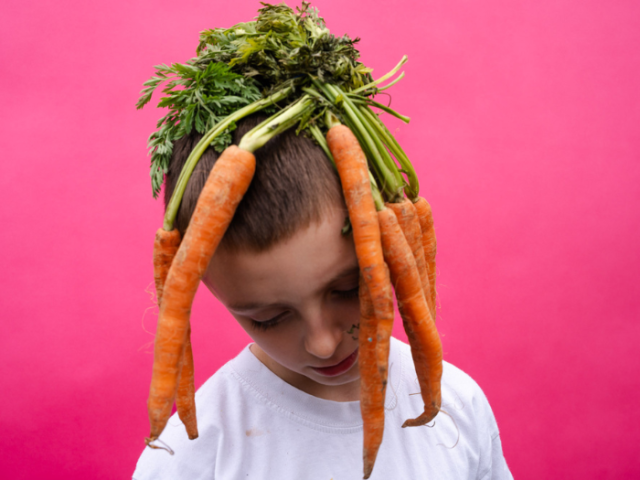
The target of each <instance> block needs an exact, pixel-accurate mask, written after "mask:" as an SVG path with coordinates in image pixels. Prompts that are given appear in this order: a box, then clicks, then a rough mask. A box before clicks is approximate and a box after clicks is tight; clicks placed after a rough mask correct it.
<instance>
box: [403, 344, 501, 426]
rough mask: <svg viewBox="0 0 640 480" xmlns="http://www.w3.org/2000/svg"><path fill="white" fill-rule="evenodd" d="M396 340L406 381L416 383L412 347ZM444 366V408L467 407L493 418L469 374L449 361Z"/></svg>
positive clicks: (484, 397) (485, 400)
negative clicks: (447, 406) (453, 406)
mask: <svg viewBox="0 0 640 480" xmlns="http://www.w3.org/2000/svg"><path fill="white" fill-rule="evenodd" d="M394 340H395V341H394V344H395V347H396V348H398V349H399V351H400V354H401V357H402V364H403V369H402V370H403V377H404V381H405V382H407V381H409V382H414V383H415V382H416V380H415V366H414V363H413V358H412V356H411V347H410V346H409V345H408V344H406V343H404V342H402V341H401V340H397V339H394ZM442 366H443V372H442V383H441V384H442V396H443V398H442V403H443V407H446V405H449V406H452V405H457V406H458V407H460V406H461V405H466V406H468V407H470V408H472V409H473V410H474V411H475V413H477V414H482V415H490V416H493V414H492V412H491V407H490V406H489V401H488V400H487V397H486V396H485V394H484V392H483V391H482V389H481V388H480V385H478V383H477V382H476V381H475V380H474V379H473V378H471V376H470V375H469V374H467V373H465V372H464V371H462V370H461V369H460V368H458V367H456V366H455V365H453V364H451V363H449V362H447V361H443V362H442Z"/></svg>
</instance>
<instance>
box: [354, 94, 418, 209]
mask: <svg viewBox="0 0 640 480" xmlns="http://www.w3.org/2000/svg"><path fill="white" fill-rule="evenodd" d="M360 109H361V112H362V114H363V115H364V116H365V117H367V119H368V120H369V123H370V124H371V125H373V127H374V128H375V130H376V133H377V134H378V135H380V137H382V140H383V142H384V144H385V145H386V146H387V147H388V148H389V150H391V153H393V155H394V156H395V157H396V160H398V162H399V163H400V166H401V167H402V171H403V172H404V173H405V174H406V175H407V178H408V179H409V185H408V186H406V187H405V188H404V191H405V192H406V193H407V196H408V197H409V198H410V199H411V200H412V201H415V200H414V199H417V197H418V192H419V191H420V183H419V182H418V176H417V175H416V171H415V169H414V168H413V165H411V162H410V161H409V157H407V154H406V153H404V150H402V147H401V146H400V144H399V143H398V142H397V141H396V139H395V138H394V137H393V135H391V132H389V130H388V129H387V127H386V125H385V124H384V123H382V120H380V118H379V117H378V116H377V115H376V114H375V113H373V112H372V111H371V110H370V109H369V108H367V107H365V106H361V107H360Z"/></svg>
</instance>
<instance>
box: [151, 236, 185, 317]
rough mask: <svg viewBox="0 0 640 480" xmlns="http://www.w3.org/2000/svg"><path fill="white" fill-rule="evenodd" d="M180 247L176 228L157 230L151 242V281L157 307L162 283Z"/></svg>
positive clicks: (160, 298) (160, 296)
mask: <svg viewBox="0 0 640 480" xmlns="http://www.w3.org/2000/svg"><path fill="white" fill-rule="evenodd" d="M179 246H180V232H179V231H178V229H177V228H175V229H173V230H170V231H167V230H165V229H164V228H159V229H158V231H157V232H156V239H155V241H154V242H153V279H154V281H155V285H156V299H157V302H158V305H160V302H161V301H162V292H163V290H164V282H165V281H166V279H167V274H168V273H169V268H170V267H171V262H173V257H175V256H176V252H177V251H178V247H179Z"/></svg>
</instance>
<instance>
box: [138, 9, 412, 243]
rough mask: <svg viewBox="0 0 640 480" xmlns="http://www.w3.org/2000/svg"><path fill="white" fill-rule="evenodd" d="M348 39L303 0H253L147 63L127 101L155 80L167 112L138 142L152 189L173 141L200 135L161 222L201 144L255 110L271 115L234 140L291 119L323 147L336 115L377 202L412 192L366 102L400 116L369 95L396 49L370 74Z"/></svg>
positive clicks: (405, 163)
mask: <svg viewBox="0 0 640 480" xmlns="http://www.w3.org/2000/svg"><path fill="white" fill-rule="evenodd" d="M357 42H358V39H357V38H356V39H351V38H349V37H348V36H346V35H345V36H342V37H336V36H334V35H332V34H331V33H330V32H329V30H328V29H327V27H326V25H325V22H324V20H323V19H322V18H321V17H320V16H319V15H318V11H317V10H316V9H314V8H312V7H311V6H310V4H309V3H307V2H303V4H302V6H301V7H300V8H297V9H296V11H294V10H293V9H291V8H289V7H288V6H286V5H284V4H280V5H269V4H266V3H263V8H261V9H260V10H259V11H258V16H257V17H256V18H255V20H253V21H250V22H246V23H239V24H237V25H234V26H233V27H231V28H227V29H222V28H216V29H212V30H206V31H204V32H201V33H200V42H199V44H198V47H197V49H196V57H194V58H192V59H190V60H188V61H187V62H186V63H184V64H179V63H174V64H172V65H158V66H156V67H155V70H156V71H155V75H154V76H153V77H151V78H150V79H149V80H148V81H147V82H145V83H144V86H145V88H144V89H143V90H142V92H141V97H140V99H139V100H138V103H137V105H136V106H137V108H142V107H143V106H144V105H145V104H147V103H148V102H149V101H150V100H151V96H152V95H153V92H154V91H155V90H156V89H157V88H159V87H160V85H162V84H164V87H163V88H162V92H163V93H164V94H165V96H164V97H162V98H161V99H160V102H159V103H158V107H160V108H168V112H167V113H166V115H164V116H163V117H162V118H160V120H158V123H157V130H156V131H154V132H153V133H152V134H151V136H150V137H149V142H148V143H149V149H150V154H151V183H152V189H153V195H154V197H157V195H158V193H159V191H160V189H161V187H162V183H163V181H164V175H165V174H166V173H167V169H168V166H169V160H170V158H171V154H172V151H173V144H174V142H175V141H176V140H178V139H179V138H181V137H183V136H185V135H188V134H190V133H191V132H193V131H196V132H198V133H200V134H202V135H203V137H202V140H201V141H200V142H199V143H198V145H196V147H195V148H194V149H193V151H192V152H191V155H190V156H189V159H188V160H187V162H186V163H185V166H184V168H183V171H182V172H181V174H180V178H179V179H178V184H177V186H176V189H175V191H174V194H173V197H172V199H171V201H170V203H169V205H168V207H167V211H166V214H165V222H164V228H165V230H170V229H172V227H173V221H174V219H175V215H176V212H177V209H178V206H179V205H180V201H181V199H182V195H183V192H184V188H185V187H186V183H187V181H188V179H189V177H190V175H191V172H192V171H193V169H194V168H195V165H196V164H197V162H198V160H199V159H200V157H201V156H202V154H203V153H204V151H205V150H206V149H207V148H210V147H213V148H215V149H216V150H217V151H219V152H221V151H222V150H224V149H225V148H226V147H227V146H228V145H229V144H230V143H231V132H232V131H233V130H234V129H235V124H236V122H237V121H238V120H240V119H242V118H244V117H245V116H247V115H250V114H252V113H255V112H257V111H260V110H264V111H265V112H267V113H269V114H272V116H271V117H270V118H269V119H268V120H266V121H265V122H264V123H263V124H262V125H259V126H258V127H256V128H255V129H253V130H252V131H251V132H249V133H247V135H245V137H243V139H242V141H241V143H240V147H241V148H244V149H246V150H249V151H255V150H256V149H257V148H259V147H260V146H262V145H264V143H266V142H267V141H268V139H269V138H272V137H273V136H274V135H276V134H277V133H280V132H281V131H283V130H285V129H288V128H291V127H294V126H297V131H298V133H300V132H305V133H307V134H309V135H310V136H312V137H313V138H314V139H315V140H316V141H317V142H318V143H319V144H320V146H321V147H322V148H323V149H324V150H325V151H328V150H327V148H326V145H325V144H324V136H325V135H324V134H325V133H326V131H327V130H328V128H329V127H330V126H331V124H332V123H335V122H343V123H345V124H346V125H348V126H349V127H350V128H351V129H352V130H353V131H354V133H355V135H356V137H357V138H358V140H359V142H360V144H361V146H362V148H363V150H364V152H365V154H366V155H367V158H368V160H369V163H370V168H371V172H372V177H371V179H372V188H373V189H374V194H377V192H376V190H378V188H379V190H380V192H381V194H382V197H384V200H387V201H398V200H399V199H400V198H402V197H403V191H404V192H405V193H406V194H407V195H408V196H409V197H410V198H412V199H414V198H417V196H418V182H417V178H416V175H415V172H414V170H413V167H412V166H411V163H410V162H409V159H408V158H407V156H406V155H405V154H404V152H403V151H402V148H401V147H400V145H399V144H398V142H397V141H396V140H395V139H394V138H393V135H392V134H391V133H390V132H389V131H388V130H387V128H386V127H385V125H384V123H382V121H381V120H380V119H379V117H378V115H377V114H376V113H374V111H373V110H371V108H372V107H373V108H377V109H379V110H381V111H383V112H386V113H390V114H392V115H394V116H396V117H398V118H400V119H401V120H403V121H405V122H408V121H409V119H408V118H407V117H404V116H402V115H400V114H398V113H397V112H395V111H393V110H391V109H390V108H388V107H386V106H384V105H381V104H380V103H377V102H375V101H374V100H373V99H372V97H374V96H375V94H376V93H378V92H380V91H381V90H384V89H386V88H388V87H390V86H391V85H393V84H395V83H396V82H397V81H399V80H400V79H401V78H402V77H403V76H404V74H403V73H401V74H400V75H399V76H398V77H397V78H396V79H395V80H393V81H391V82H390V83H389V84H387V85H386V86H384V87H380V86H379V85H380V83H382V82H384V81H385V80H387V79H389V78H391V77H392V76H393V75H395V74H396V73H397V72H398V71H399V70H400V67H401V66H402V65H403V64H404V63H405V62H406V57H403V58H402V60H401V61H400V63H399V64H398V65H397V66H396V67H395V68H394V69H393V70H392V71H391V72H389V73H388V74H386V75H384V76H382V77H381V78H379V79H378V80H376V81H374V80H373V79H372V77H371V69H370V68H367V67H366V66H364V65H363V64H362V63H360V62H359V61H358V58H359V56H360V54H359V52H358V50H356V48H355V44H356V43H357ZM378 185H379V187H378ZM378 197H379V195H378ZM380 201H382V198H380Z"/></svg>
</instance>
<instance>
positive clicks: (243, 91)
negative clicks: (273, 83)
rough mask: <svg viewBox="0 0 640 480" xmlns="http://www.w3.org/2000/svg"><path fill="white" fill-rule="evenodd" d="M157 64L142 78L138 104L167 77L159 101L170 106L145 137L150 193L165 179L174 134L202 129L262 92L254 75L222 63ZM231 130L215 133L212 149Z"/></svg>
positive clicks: (219, 147)
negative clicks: (145, 80)
mask: <svg viewBox="0 0 640 480" xmlns="http://www.w3.org/2000/svg"><path fill="white" fill-rule="evenodd" d="M155 68H156V72H155V75H156V76H154V77H152V78H151V79H150V80H148V81H147V82H145V84H144V85H145V86H146V88H145V89H144V90H142V92H141V93H142V96H141V97H140V99H139V100H138V103H137V105H136V106H137V108H142V107H143V106H144V105H145V104H146V103H148V102H149V100H151V95H152V94H153V92H154V91H155V90H156V89H157V88H158V86H159V85H160V84H161V83H164V82H167V83H166V85H165V87H164V88H163V90H162V92H163V93H164V94H165V96H164V97H163V98H162V99H161V100H160V102H159V103H158V107H159V108H168V109H169V112H168V113H167V114H166V115H165V116H164V117H162V118H161V119H160V120H159V121H158V123H157V125H156V128H158V130H157V131H155V132H153V133H152V134H151V136H150V137H149V142H148V145H149V149H150V154H151V184H152V188H153V194H154V197H155V196H157V194H158V192H159V191H160V188H161V186H162V183H163V181H164V174H165V173H166V172H167V168H168V165H169V159H170V158H171V153H172V151H173V143H174V142H175V141H176V140H177V139H179V138H181V137H183V136H185V135H188V134H190V133H191V132H192V131H193V130H195V131H196V132H198V133H200V134H204V133H205V132H207V131H208V130H210V129H211V128H212V127H213V126H214V125H215V124H216V123H218V122H219V121H220V120H221V119H223V118H224V117H226V116H227V115H229V114H230V113H232V112H234V111H235V110H237V109H239V108H241V107H244V106H245V105H248V104H250V103H252V102H254V101H256V100H258V99H260V98H261V95H260V91H259V90H258V88H257V86H256V85H255V82H254V81H253V80H251V79H250V78H246V77H243V76H242V75H239V74H237V73H234V72H232V71H231V69H230V68H229V66H227V65H225V64H224V63H213V62H211V63H209V64H207V65H206V66H205V67H204V68H201V67H198V66H195V65H193V64H191V63H189V62H188V63H187V64H184V65H183V64H179V63H174V64H173V65H171V66H170V67H169V66H167V65H159V66H156V67H155ZM230 130H231V129H228V130H227V132H225V134H223V135H221V136H220V137H218V138H217V139H216V141H215V144H214V147H215V148H216V150H218V151H222V150H224V148H225V147H226V146H228V145H229V144H230V143H231V134H230Z"/></svg>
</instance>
